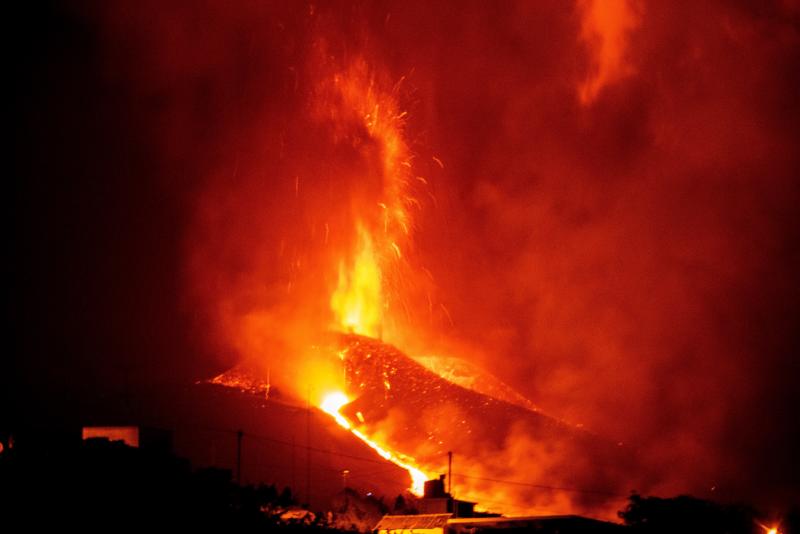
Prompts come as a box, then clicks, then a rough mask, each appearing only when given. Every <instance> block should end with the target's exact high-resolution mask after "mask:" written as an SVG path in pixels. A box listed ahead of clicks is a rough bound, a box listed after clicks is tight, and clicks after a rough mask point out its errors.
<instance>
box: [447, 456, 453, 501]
mask: <svg viewBox="0 0 800 534" xmlns="http://www.w3.org/2000/svg"><path fill="white" fill-rule="evenodd" d="M447 493H449V494H450V496H451V497H452V496H453V451H447Z"/></svg>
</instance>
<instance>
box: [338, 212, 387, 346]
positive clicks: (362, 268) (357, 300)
mask: <svg viewBox="0 0 800 534" xmlns="http://www.w3.org/2000/svg"><path fill="white" fill-rule="evenodd" d="M358 245H359V247H358V248H359V250H358V252H357V253H356V255H355V258H353V262H352V265H350V268H349V269H348V266H347V263H346V262H345V261H344V260H342V261H341V262H340V263H339V284H338V286H337V287H336V291H334V292H333V295H332V296H331V309H332V310H333V312H334V314H335V316H336V324H337V326H338V327H339V328H341V329H343V330H344V331H345V332H352V333H355V334H362V335H365V336H371V337H377V338H379V337H381V321H382V317H383V304H382V289H381V270H380V267H379V266H378V262H377V259H376V256H375V247H374V245H373V240H372V238H371V237H370V235H369V234H368V233H367V231H366V229H365V228H364V227H363V226H361V225H359V227H358Z"/></svg>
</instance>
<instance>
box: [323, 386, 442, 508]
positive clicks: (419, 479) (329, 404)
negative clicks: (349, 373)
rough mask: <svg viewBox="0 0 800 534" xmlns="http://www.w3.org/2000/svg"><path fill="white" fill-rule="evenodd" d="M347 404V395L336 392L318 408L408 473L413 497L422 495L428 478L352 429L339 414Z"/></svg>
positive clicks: (326, 398)
mask: <svg viewBox="0 0 800 534" xmlns="http://www.w3.org/2000/svg"><path fill="white" fill-rule="evenodd" d="M349 402H350V399H348V398H347V395H345V394H344V393H342V392H340V391H337V392H334V393H331V394H329V395H327V396H326V397H325V399H324V400H323V401H322V404H320V408H321V409H322V411H324V412H325V413H327V414H329V415H331V416H332V417H333V418H334V419H335V420H336V422H337V423H339V425H340V426H342V427H343V428H346V429H347V430H349V431H350V432H351V433H352V434H353V435H354V436H356V437H357V438H358V439H360V440H361V441H363V442H364V443H366V444H367V445H368V446H369V447H370V448H371V449H372V450H374V451H375V452H377V453H378V454H380V455H381V456H382V457H383V458H384V459H386V460H388V461H390V462H392V463H393V464H395V465H397V466H398V467H402V468H403V469H405V470H406V471H408V474H409V475H410V476H411V488H409V489H410V490H411V492H412V493H414V494H415V495H422V493H423V490H424V485H425V481H426V480H428V479H429V478H430V477H429V476H428V475H426V474H425V473H423V472H422V471H421V470H420V469H418V468H416V467H414V466H413V465H411V464H409V463H407V462H404V461H403V460H401V459H400V458H398V457H397V455H396V454H393V453H391V452H389V451H387V450H386V449H384V448H383V447H381V446H380V445H378V444H377V443H375V442H374V441H372V440H371V439H369V438H368V437H367V436H366V435H364V433H363V432H361V431H359V430H358V429H356V428H353V425H351V424H350V421H348V420H347V418H346V417H345V416H343V415H342V414H341V413H340V412H339V410H340V409H341V408H342V406H344V405H345V404H347V403H349Z"/></svg>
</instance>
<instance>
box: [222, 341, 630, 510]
mask: <svg viewBox="0 0 800 534" xmlns="http://www.w3.org/2000/svg"><path fill="white" fill-rule="evenodd" d="M315 350H317V351H319V352H320V353H321V355H322V356H323V357H326V358H329V359H331V360H340V361H341V365H342V366H343V374H344V377H345V383H346V395H347V398H348V399H352V400H350V401H349V402H347V403H344V404H342V405H341V406H340V407H339V409H338V414H337V415H339V416H341V417H344V418H345V419H346V423H347V424H348V427H351V428H353V429H355V431H356V432H357V435H359V436H363V437H362V439H365V440H366V439H369V440H370V441H372V442H375V443H378V444H379V445H380V447H382V448H383V449H386V450H390V451H393V453H394V454H396V455H397V457H398V458H401V459H403V461H406V462H408V463H410V464H411V465H414V466H416V467H418V468H419V469H420V470H421V471H422V472H424V473H425V474H426V475H427V476H429V477H433V476H436V475H438V474H439V473H445V472H446V471H447V458H448V452H452V453H453V454H454V458H455V465H454V469H453V472H452V484H453V493H454V494H456V495H457V496H458V497H459V498H462V499H469V500H473V501H477V502H478V505H479V506H482V507H483V508H486V509H492V510H500V511H502V512H506V513H519V512H525V513H532V512H545V511H546V512H557V511H559V510H562V509H564V508H566V507H567V506H569V507H571V509H575V508H578V509H581V510H584V511H587V512H589V513H595V514H597V513H598V510H604V509H611V508H614V507H616V506H618V504H619V502H620V500H621V499H622V498H623V497H622V495H621V491H622V490H621V489H620V488H624V487H625V486H624V483H625V482H626V481H627V479H628V473H631V472H635V457H634V456H635V455H634V454H633V453H632V451H631V450H630V449H629V448H627V447H625V446H623V445H622V444H621V443H616V442H614V441H612V440H610V439H607V438H604V437H602V436H600V435H598V434H595V433H592V432H589V431H587V430H585V429H583V428H581V427H578V426H576V425H572V424H569V423H567V422H565V421H562V420H559V419H558V418H555V417H552V416H550V415H547V414H545V413H543V412H541V411H540V410H538V409H536V408H535V406H534V404H533V403H532V402H530V401H527V400H526V399H524V398H523V397H521V395H519V394H518V393H516V392H514V391H513V390H511V388H509V387H508V386H505V385H504V384H503V383H502V382H500V381H499V380H498V379H496V378H494V377H492V376H491V375H489V374H478V375H473V376H470V377H466V378H468V380H465V377H464V372H466V371H467V370H470V371H472V372H476V369H475V368H469V367H464V366H461V367H460V374H461V375H462V376H461V378H462V379H461V380H460V382H462V383H463V384H470V385H471V387H465V386H464V385H459V384H457V383H454V382H452V381H451V380H448V379H447V378H444V377H442V376H440V375H439V374H437V373H435V372H433V371H432V370H431V369H429V368H428V367H426V366H425V365H423V364H422V363H420V362H419V361H417V360H415V359H413V358H411V357H410V356H408V355H406V354H405V353H403V352H402V351H400V350H398V349H397V348H395V347H394V346H392V345H389V344H387V343H384V342H382V341H379V340H377V339H374V338H370V337H366V336H361V335H355V334H335V335H332V336H331V337H330V338H329V340H328V342H327V343H326V344H323V345H320V346H317V347H315ZM425 361H426V363H427V364H428V365H429V366H431V367H434V366H433V365H432V364H431V360H430V358H428V359H426V360H425ZM448 363H449V364H451V365H449V368H450V369H452V360H449V362H448ZM440 367H441V366H440ZM445 367H448V366H445ZM214 382H215V383H217V384H221V385H226V386H230V387H235V388H238V389H240V390H249V391H251V392H253V391H265V388H266V387H267V385H266V383H265V382H264V381H263V377H259V376H258V373H257V372H255V371H253V370H250V369H248V368H247V367H246V366H241V365H240V366H237V367H236V368H233V369H231V370H230V371H228V372H227V373H224V374H222V375H220V376H219V377H216V378H215V379H214ZM486 392H491V393H493V394H487V393H486ZM498 397H501V398H498ZM520 399H522V400H520Z"/></svg>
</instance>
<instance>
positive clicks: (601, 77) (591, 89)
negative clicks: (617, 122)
mask: <svg viewBox="0 0 800 534" xmlns="http://www.w3.org/2000/svg"><path fill="white" fill-rule="evenodd" d="M578 7H579V9H580V11H581V19H582V23H581V39H583V41H584V42H585V43H586V45H587V47H588V48H589V53H590V58H591V60H590V67H589V74H588V75H587V77H586V79H585V80H584V81H583V82H581V84H580V85H579V87H578V95H579V97H580V100H581V103H582V104H584V105H586V104H590V103H591V102H592V101H593V100H594V99H595V98H596V97H597V94H598V93H599V92H600V91H601V90H602V89H603V87H605V86H606V85H609V84H613V83H615V82H616V81H618V80H620V79H622V78H624V77H626V76H630V75H631V74H633V72H634V68H633V66H632V65H631V64H630V61H629V56H628V45H629V42H630V38H629V33H630V32H631V31H632V30H634V29H635V28H636V27H638V26H639V17H640V16H641V15H640V13H639V10H640V7H639V6H638V5H634V0H580V1H579V2H578Z"/></svg>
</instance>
